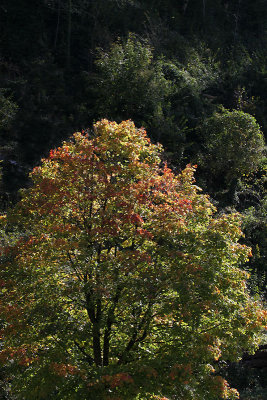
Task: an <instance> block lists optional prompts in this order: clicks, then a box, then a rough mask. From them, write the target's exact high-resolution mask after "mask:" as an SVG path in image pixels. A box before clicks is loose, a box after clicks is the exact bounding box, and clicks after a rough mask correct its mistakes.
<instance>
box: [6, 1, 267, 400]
mask: <svg viewBox="0 0 267 400" xmlns="http://www.w3.org/2000/svg"><path fill="white" fill-rule="evenodd" d="M266 89H267V1H266V0H254V1H251V0H178V1H177V0H141V1H138V0H98V1H94V0H39V1H34V0H21V1H16V0H2V1H1V4H0V159H1V160H2V163H1V166H2V183H1V200H2V201H1V209H2V211H5V210H6V209H7V207H9V206H10V205H11V204H13V203H15V202H16V201H17V200H18V198H19V195H18V190H19V189H20V188H22V187H27V186H28V185H29V181H28V173H29V171H30V170H31V169H32V167H33V166H34V165H36V164H38V163H39V160H40V159H41V157H44V156H46V155H47V153H48V151H49V149H50V148H54V147H56V146H57V145H59V144H60V142H61V141H62V140H63V139H67V138H68V137H69V136H70V135H71V134H72V133H73V132H75V131H81V130H83V129H85V130H86V129H87V128H88V127H91V126H92V124H93V123H94V122H95V121H97V120H99V119H101V118H107V119H109V120H115V121H117V122H121V121H122V120H125V119H132V120H133V121H134V122H135V124H136V126H138V127H140V126H144V127H145V128H146V130H147V132H148V135H149V137H150V138H151V140H152V142H154V143H155V142H158V141H159V142H161V143H162V144H163V146H164V149H165V153H164V158H165V159H166V160H167V161H168V163H169V165H171V167H172V168H173V169H174V170H176V171H177V172H178V171H180V170H181V168H184V167H185V165H186V164H187V163H188V162H190V163H193V164H197V165H198V169H197V175H196V176H197V184H198V185H199V186H200V187H201V188H202V189H203V191H204V193H208V194H210V196H211V200H212V202H213V203H214V204H215V206H216V207H217V209H218V210H219V212H226V213H227V212H228V211H229V212H230V211H232V210H237V211H239V212H241V213H242V214H243V215H244V225H243V230H244V232H245V238H244V239H243V242H244V243H245V244H247V245H249V246H251V247H252V249H253V257H252V258H251V261H250V264H249V265H248V266H246V267H245V268H246V269H249V270H250V273H251V276H252V279H251V288H250V289H251V291H252V292H253V293H254V294H257V295H258V296H260V297H264V298H265V299H266V296H267V289H266V283H267V276H266V271H267V265H266V255H267V239H266V238H267V235H266V234H267V225H266V216H267V194H266V171H267V158H266V148H265V144H266V137H267V117H266V107H267V90H266ZM249 364H250V362H249V360H247V362H246V361H243V363H241V364H239V365H231V366H230V367H229V368H228V370H227V371H226V372H225V374H227V375H228V376H227V379H228V380H229V382H231V384H232V385H234V386H235V387H237V388H238V389H239V390H240V392H241V394H242V396H243V397H242V398H243V399H264V398H266V393H267V381H266V367H267V363H266V357H265V369H264V368H261V366H262V365H259V364H257V363H256V366H257V367H260V368H256V369H255V368H250V367H249ZM254 364H255V363H254ZM263 366H264V362H263ZM264 376H265V379H264ZM3 396H4V395H3ZM3 398H4V397H3Z"/></svg>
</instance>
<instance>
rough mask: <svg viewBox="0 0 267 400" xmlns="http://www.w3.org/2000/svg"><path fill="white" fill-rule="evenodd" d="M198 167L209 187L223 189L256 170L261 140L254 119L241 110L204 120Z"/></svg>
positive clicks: (262, 154) (258, 162)
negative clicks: (203, 173)
mask: <svg viewBox="0 0 267 400" xmlns="http://www.w3.org/2000/svg"><path fill="white" fill-rule="evenodd" d="M200 131H201V134H202V137H203V142H204V145H203V148H204V149H203V153H202V155H201V157H202V161H201V162H202V165H203V169H204V170H205V171H206V174H207V175H208V181H209V184H210V186H211V187H212V186H213V187H214V186H215V187H216V185H218V184H219V185H220V187H221V188H223V189H224V190H225V188H226V189H229V187H230V190H231V186H233V185H234V186H236V182H237V180H238V178H241V177H242V176H243V175H246V174H251V173H253V172H255V171H257V169H258V168H259V165H260V161H261V160H262V159H263V156H264V145H265V143H264V137H263V134H262V132H261V130H260V126H259V124H258V123H257V121H256V119H255V118H254V117H253V116H252V115H250V114H248V113H245V112H243V111H239V110H233V111H229V110H225V109H222V112H216V113H214V114H213V116H212V117H210V118H207V119H206V120H204V122H203V124H202V126H201V128H200Z"/></svg>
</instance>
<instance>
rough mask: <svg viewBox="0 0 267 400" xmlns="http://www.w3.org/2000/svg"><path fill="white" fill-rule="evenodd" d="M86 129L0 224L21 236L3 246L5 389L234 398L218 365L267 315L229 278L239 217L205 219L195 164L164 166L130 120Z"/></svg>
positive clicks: (238, 260) (241, 249) (255, 333)
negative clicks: (91, 132)
mask: <svg viewBox="0 0 267 400" xmlns="http://www.w3.org/2000/svg"><path fill="white" fill-rule="evenodd" d="M94 129H95V132H94V136H93V137H92V138H89V137H88V135H83V134H81V133H76V134H75V135H74V137H73V140H72V141H69V142H64V143H63V145H62V147H59V148H58V149H55V150H51V151H50V156H49V158H47V159H43V161H42V165H41V166H40V167H36V168H34V170H33V172H32V174H31V177H32V179H33V186H32V188H30V189H28V190H25V191H24V192H23V195H22V200H21V201H20V202H19V203H18V204H17V206H16V208H15V210H14V211H12V212H10V213H9V214H8V216H7V221H6V223H7V225H8V224H10V226H12V227H13V229H14V227H15V226H17V229H18V231H19V232H20V233H19V236H18V237H17V238H15V239H13V243H11V242H9V243H7V245H6V246H3V248H2V258H3V266H2V273H1V286H2V312H1V317H2V321H3V326H2V331H1V333H2V337H3V338H4V343H5V344H4V348H3V349H2V352H1V360H2V362H4V364H5V365H6V367H7V368H8V365H9V363H10V361H11V360H12V365H11V367H10V375H9V379H10V382H11V393H13V394H14V395H15V396H16V398H22V399H25V398H27V399H36V396H38V398H40V399H48V398H53V399H55V398H58V399H69V398H70V393H71V398H72V399H74V398H77V399H78V398H81V397H82V398H86V399H97V398H99V399H112V398H114V399H115V398H116V399H117V398H120V399H131V398H132V399H137V398H139V399H141V398H143V399H148V398H162V396H171V398H173V399H175V398H176V399H184V400H185V399H193V398H194V399H195V398H196V397H198V398H201V399H203V400H204V399H214V398H215V397H216V396H218V397H219V398H222V399H223V398H228V399H235V398H237V397H238V396H237V392H236V390H234V389H230V387H229V386H228V384H227V382H226V381H225V380H224V379H223V378H222V377H221V376H219V375H218V364H217V362H216V360H220V361H221V362H223V361H226V360H231V361H235V360H237V359H238V357H240V356H241V355H242V353H243V352H244V351H245V350H247V351H251V350H254V349H255V348H256V346H257V345H258V344H259V339H260V333H261V330H262V328H263V327H264V324H265V323H266V320H267V317H266V313H265V312H264V310H262V309H261V305H260V304H259V303H258V302H256V301H254V300H253V299H251V298H250V296H249V293H248V290H247V288H246V278H247V275H248V274H247V273H246V272H244V271H242V270H241V269H239V266H240V264H242V263H244V261H246V259H247V257H248V256H249V255H250V249H249V248H247V247H246V246H245V245H241V244H239V243H238V239H239V238H240V235H241V231H240V219H239V217H238V215H236V214H229V215H222V216H220V217H215V216H214V215H213V214H214V212H215V208H214V207H213V206H212V204H211V203H210V201H209V199H208V197H207V196H206V195H203V194H201V193H200V192H199V191H200V190H199V188H198V187H197V186H195V185H194V184H193V171H194V168H193V167H191V166H190V165H188V166H187V167H186V168H185V169H184V170H183V171H182V172H181V174H179V175H178V176H175V175H174V174H173V172H172V171H171V170H170V169H169V168H168V167H167V166H166V165H165V166H160V157H159V156H160V152H161V150H162V149H161V146H160V145H153V144H151V143H150V140H149V139H148V137H147V136H146V133H145V131H144V130H142V129H139V130H138V129H136V128H135V126H134V124H133V123H132V122H130V121H127V122H122V123H121V124H119V125H118V124H116V123H110V122H108V121H107V120H102V121H100V122H98V123H97V124H96V125H95V127H94ZM4 221H5V218H4ZM16 368H17V371H16V372H13V373H14V378H13V379H12V370H13V371H14V369H16ZM216 370H217V373H216ZM151 396H152V397H151ZM153 396H154V397H153ZM156 396H159V397H156Z"/></svg>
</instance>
